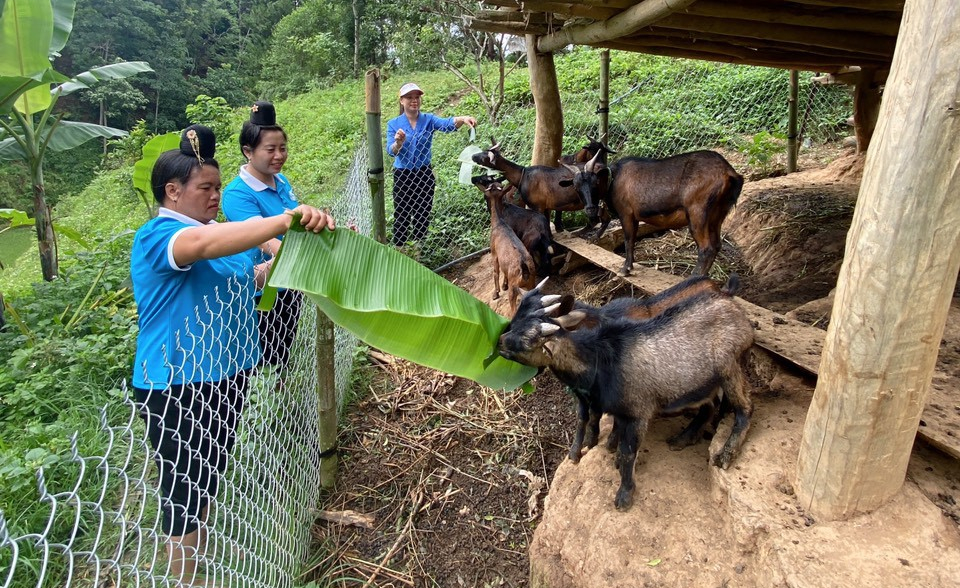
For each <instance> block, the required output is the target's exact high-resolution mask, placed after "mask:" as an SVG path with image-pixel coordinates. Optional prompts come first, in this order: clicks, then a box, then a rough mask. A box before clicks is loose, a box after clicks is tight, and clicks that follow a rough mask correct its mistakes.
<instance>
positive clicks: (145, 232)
mask: <svg viewBox="0 0 960 588" xmlns="http://www.w3.org/2000/svg"><path fill="white" fill-rule="evenodd" d="M196 226H200V223H199V222H198V221H196V220H194V219H192V218H190V217H187V216H185V215H182V214H179V213H177V212H175V211H172V210H169V209H167V208H161V209H160V212H159V214H158V216H157V218H154V219H152V220H150V221H148V222H147V223H146V224H145V225H143V226H142V227H140V229H139V230H138V231H137V234H136V236H135V237H134V239H133V251H132V252H131V255H130V276H131V278H132V280H133V297H134V299H135V300H136V302H137V312H138V313H139V319H138V324H139V326H140V332H139V334H138V335H137V353H136V359H135V362H134V369H133V385H134V386H136V387H138V388H145V389H164V388H167V387H168V386H169V385H171V384H183V383H187V382H216V381H218V380H221V379H223V378H225V377H227V376H232V375H234V374H236V373H237V372H238V371H240V370H245V369H250V368H252V367H253V366H254V365H256V363H257V361H259V359H260V345H259V335H258V333H257V317H256V311H255V310H254V302H253V294H254V290H255V289H256V286H255V283H254V278H253V262H254V258H253V254H254V253H255V252H256V251H257V250H256V249H252V250H249V251H245V252H243V253H238V254H236V255H229V256H226V257H221V258H218V259H209V260H207V259H205V260H200V261H197V262H195V263H193V264H191V265H188V266H184V267H180V266H178V265H177V264H176V262H175V261H174V259H173V243H174V241H175V240H176V239H177V237H178V236H179V235H180V233H182V232H183V231H185V230H187V229H189V228H191V227H196Z"/></svg>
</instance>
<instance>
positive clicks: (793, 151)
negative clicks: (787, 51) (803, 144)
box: [787, 69, 800, 174]
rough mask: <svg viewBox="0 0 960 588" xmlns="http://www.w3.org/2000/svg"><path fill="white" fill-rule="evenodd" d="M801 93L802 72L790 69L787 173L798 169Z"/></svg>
mask: <svg viewBox="0 0 960 588" xmlns="http://www.w3.org/2000/svg"><path fill="white" fill-rule="evenodd" d="M799 94H800V72H798V71H797V70H795V69H791V70H790V98H788V99H787V173H788V174H792V173H793V172H795V171H797V153H798V152H799V151H800V146H799V145H797V97H798V95H799Z"/></svg>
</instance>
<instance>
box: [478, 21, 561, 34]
mask: <svg viewBox="0 0 960 588" xmlns="http://www.w3.org/2000/svg"><path fill="white" fill-rule="evenodd" d="M466 26H467V28H468V29H470V30H471V31H478V32H481V33H503V34H507V35H516V36H518V37H523V36H525V35H546V34H548V33H550V29H549V28H548V27H547V26H546V25H527V24H524V23H522V22H519V23H512V22H511V23H507V22H491V21H488V20H482V19H479V18H476V17H473V18H470V17H468V18H467V25H466Z"/></svg>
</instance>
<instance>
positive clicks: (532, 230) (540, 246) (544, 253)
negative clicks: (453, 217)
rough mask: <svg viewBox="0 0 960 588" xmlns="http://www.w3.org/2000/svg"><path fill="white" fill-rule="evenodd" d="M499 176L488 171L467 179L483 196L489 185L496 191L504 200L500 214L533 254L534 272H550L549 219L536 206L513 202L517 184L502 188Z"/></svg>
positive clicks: (550, 242) (550, 239)
mask: <svg viewBox="0 0 960 588" xmlns="http://www.w3.org/2000/svg"><path fill="white" fill-rule="evenodd" d="M502 179H503V177H502V176H501V177H500V178H497V177H495V176H491V175H481V176H473V177H472V178H470V181H471V182H472V183H473V185H474V186H476V187H477V188H479V189H480V190H481V191H483V192H484V199H487V196H488V195H487V189H488V188H490V189H491V190H493V191H494V192H493V193H491V194H490V195H491V196H496V193H495V192H496V191H499V193H500V200H501V202H503V208H502V209H501V210H500V211H499V215H500V218H501V219H503V221H504V222H505V223H507V226H509V227H510V228H511V229H513V232H514V233H515V234H516V235H517V237H519V238H520V241H521V242H522V243H523V246H524V247H525V248H526V249H527V252H528V253H530V255H531V256H532V257H533V263H534V266H536V269H537V276H539V277H540V278H545V277H547V276H549V275H550V271H551V269H552V267H551V260H550V256H551V255H552V254H553V234H552V233H551V232H550V221H548V220H547V217H545V216H543V215H542V214H540V213H539V212H537V211H536V210H530V209H529V208H523V207H521V206H517V205H516V204H514V203H513V202H512V196H513V195H514V194H516V186H510V187H509V188H506V189H504V188H502V185H501V184H500V183H499V182H500V181H501V180H502ZM487 212H490V202H489V200H488V201H487Z"/></svg>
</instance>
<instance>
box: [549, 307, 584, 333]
mask: <svg viewBox="0 0 960 588" xmlns="http://www.w3.org/2000/svg"><path fill="white" fill-rule="evenodd" d="M585 318H587V313H585V312H583V311H582V310H574V311H572V312H570V313H569V314H565V315H563V316H561V317H560V318H558V319H556V321H557V322H558V323H559V324H560V326H561V327H563V328H564V329H567V330H568V331H571V330H573V329H575V328H576V326H577V325H579V324H580V323H581V322H582V321H583V319H585Z"/></svg>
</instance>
